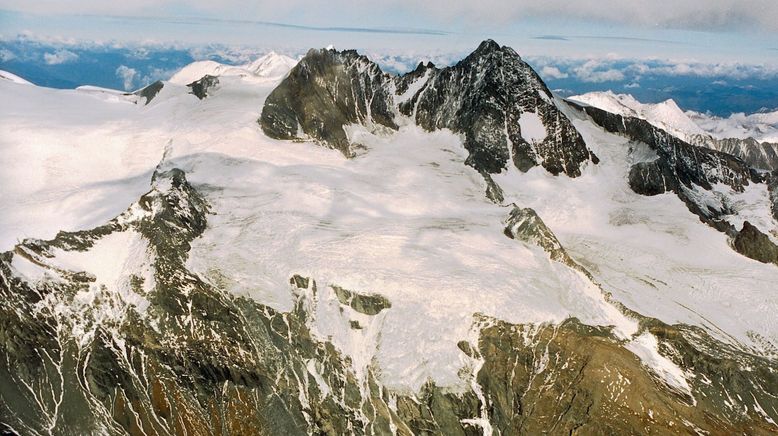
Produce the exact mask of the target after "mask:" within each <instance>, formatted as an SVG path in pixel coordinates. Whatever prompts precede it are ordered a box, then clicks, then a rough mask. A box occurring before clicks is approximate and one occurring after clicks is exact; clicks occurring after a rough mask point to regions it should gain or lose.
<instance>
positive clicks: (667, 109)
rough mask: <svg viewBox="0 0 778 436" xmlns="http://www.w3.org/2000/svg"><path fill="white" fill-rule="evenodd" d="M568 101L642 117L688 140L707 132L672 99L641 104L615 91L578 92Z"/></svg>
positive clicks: (629, 96)
mask: <svg viewBox="0 0 778 436" xmlns="http://www.w3.org/2000/svg"><path fill="white" fill-rule="evenodd" d="M569 100H572V101H576V102H579V103H584V104H587V105H589V106H594V107H597V108H600V109H603V110H606V111H608V112H611V113H614V114H619V115H622V116H625V117H637V118H642V119H644V120H647V121H648V122H650V123H651V124H653V125H655V126H656V127H659V128H660V129H663V130H665V131H667V132H668V133H671V134H673V135H675V136H677V137H679V138H681V139H683V140H685V141H688V140H689V138H690V137H692V136H694V135H701V134H704V133H705V131H704V130H703V129H702V128H701V127H700V126H698V125H697V124H696V123H695V122H694V121H692V119H691V118H690V117H689V115H687V114H686V113H685V112H684V111H683V110H681V108H679V107H678V105H677V104H676V103H675V101H673V100H665V101H663V102H661V103H656V104H651V103H641V102H639V101H637V100H636V99H635V98H634V97H632V96H631V95H629V94H615V93H613V92H612V91H605V92H590V93H587V94H582V95H575V96H573V97H570V98H569Z"/></svg>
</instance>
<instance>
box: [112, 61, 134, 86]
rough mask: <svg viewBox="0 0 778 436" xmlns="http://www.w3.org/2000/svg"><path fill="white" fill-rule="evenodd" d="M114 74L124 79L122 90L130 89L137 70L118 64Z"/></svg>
mask: <svg viewBox="0 0 778 436" xmlns="http://www.w3.org/2000/svg"><path fill="white" fill-rule="evenodd" d="M116 76H117V77H118V78H120V79H122V80H123V81H124V90H125V91H131V90H132V84H133V83H134V82H135V77H137V76H138V71H137V70H135V69H134V68H130V67H128V66H126V65H119V67H118V68H117V69H116Z"/></svg>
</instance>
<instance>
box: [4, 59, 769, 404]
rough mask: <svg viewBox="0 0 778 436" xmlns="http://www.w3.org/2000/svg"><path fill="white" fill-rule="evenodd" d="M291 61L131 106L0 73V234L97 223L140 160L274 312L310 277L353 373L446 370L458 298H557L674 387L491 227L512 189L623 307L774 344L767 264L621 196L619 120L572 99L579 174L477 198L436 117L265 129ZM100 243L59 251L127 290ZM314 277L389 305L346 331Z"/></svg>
mask: <svg viewBox="0 0 778 436" xmlns="http://www.w3.org/2000/svg"><path fill="white" fill-rule="evenodd" d="M292 64H293V61H290V60H289V59H288V58H286V59H285V58H283V57H280V56H279V55H272V54H271V55H269V56H268V57H266V58H264V59H260V61H257V62H255V63H252V64H249V65H247V66H242V67H231V68H222V67H224V66H221V65H212V64H211V63H197V64H194V65H192V66H190V67H187V68H185V69H184V70H182V71H181V72H179V73H178V74H176V76H174V78H173V79H171V81H170V82H166V83H165V86H164V88H163V89H162V91H161V92H160V93H159V95H157V96H156V97H155V98H154V100H152V101H151V103H150V104H148V105H147V106H144V105H142V104H136V102H135V101H134V100H133V99H131V98H118V96H117V95H116V94H113V93H110V92H103V91H101V90H95V89H80V90H73V91H55V90H50V89H45V88H40V87H35V86H29V85H22V84H19V83H15V82H11V81H7V80H0V94H2V98H3V101H4V104H3V105H2V106H1V107H0V131H3V132H4V133H3V135H2V137H0V166H2V168H3V170H2V172H0V187H2V188H0V189H1V190H2V191H0V204H2V209H1V211H0V251H5V250H9V249H12V247H13V245H14V244H15V242H16V241H17V240H18V239H21V238H25V237H36V238H51V237H53V236H54V234H56V232H57V231H58V230H76V229H86V228H90V227H93V226H95V225H98V224H101V223H103V222H105V221H107V220H108V219H110V218H112V217H114V216H116V215H118V214H119V213H121V212H122V211H124V210H125V209H126V208H127V207H128V206H129V205H130V204H131V203H133V202H134V201H136V200H137V198H138V197H139V196H140V195H142V194H143V193H144V192H146V191H147V190H148V189H149V180H150V177H151V174H152V172H153V171H154V169H155V168H157V167H158V166H159V167H160V168H173V167H176V168H180V169H182V170H184V171H185V172H186V173H187V178H188V180H189V181H190V182H191V183H192V185H193V186H194V187H195V188H196V189H197V190H199V191H200V192H202V193H203V195H204V196H205V198H206V199H207V200H208V201H209V203H210V205H211V208H212V212H213V214H212V215H210V216H209V217H208V229H207V230H206V231H205V233H204V234H203V235H202V237H200V238H199V239H198V240H196V241H195V243H194V244H193V247H192V251H191V255H190V258H189V267H190V268H191V269H192V270H193V271H195V272H197V273H198V274H200V275H201V276H202V277H204V278H205V279H206V280H209V281H210V282H212V283H213V284H215V285H217V286H221V287H223V288H225V289H227V290H229V291H230V292H233V293H235V294H238V295H244V296H248V297H250V298H253V299H255V300H257V301H259V302H261V303H263V304H267V305H270V306H272V307H274V308H277V309H280V310H290V309H291V308H292V301H293V300H292V294H291V292H290V288H289V278H290V277H291V276H292V275H294V274H300V275H302V276H307V277H311V278H313V279H314V280H316V282H317V284H318V289H319V298H318V302H317V304H318V305H319V307H318V311H317V313H318V316H317V318H316V320H315V321H314V326H313V327H314V330H315V331H316V332H317V333H318V334H319V335H321V337H322V338H328V337H331V339H332V341H333V343H334V344H335V345H336V346H337V347H338V348H340V349H341V350H343V351H344V352H346V353H348V354H349V355H351V356H352V357H353V360H354V362H355V364H356V365H357V367H358V368H357V369H359V367H360V366H362V367H364V366H367V365H371V364H376V365H378V367H379V368H380V373H381V375H382V378H383V381H384V382H385V383H386V385H387V386H389V387H391V388H395V389H400V390H406V389H407V390H416V389H418V388H419V386H420V385H421V384H422V383H424V382H425V381H427V380H428V379H432V380H434V381H435V382H436V383H438V384H440V385H445V386H452V387H456V386H461V384H462V383H463V380H462V379H461V377H460V376H459V372H460V370H461V364H460V356H461V354H462V353H461V351H460V350H459V349H458V348H457V342H459V341H460V340H463V339H467V338H468V335H469V334H470V331H471V326H472V322H473V315H474V314H475V313H483V314H486V315H491V316H494V317H497V318H500V319H504V320H506V321H509V322H512V323H544V322H549V323H558V322H561V321H562V320H564V319H566V318H568V317H571V316H575V317H578V318H579V319H580V320H581V321H582V322H584V323H587V324H594V325H612V326H615V331H616V332H617V334H618V335H620V336H621V337H623V338H624V339H625V341H631V342H629V343H630V344H631V345H630V347H631V348H630V349H632V350H633V351H634V352H635V353H636V354H637V355H638V356H639V357H641V358H643V359H644V361H645V362H646V364H647V365H649V366H652V367H655V368H656V370H657V371H658V372H659V373H660V374H661V375H662V377H663V378H665V379H666V380H667V381H668V383H670V384H672V385H674V386H676V387H677V388H678V389H680V390H687V389H688V385H687V384H686V382H685V381H684V379H683V375H682V374H680V373H679V371H680V370H679V369H678V368H675V367H672V366H671V365H672V364H671V363H668V362H667V361H666V360H667V359H664V358H662V357H661V356H659V355H658V353H657V352H656V350H655V347H656V340H655V339H654V338H653V337H651V336H650V335H649V337H645V336H639V337H636V338H633V337H632V336H633V335H634V334H635V333H636V332H637V323H636V321H635V320H632V319H629V318H627V317H626V316H625V315H623V314H622V313H621V312H620V311H619V310H617V309H616V307H615V306H614V305H613V304H611V303H609V302H607V301H606V299H605V297H604V296H603V293H602V292H601V290H600V289H599V288H598V287H597V286H596V285H595V284H594V283H592V282H591V281H590V280H589V279H588V278H587V277H586V276H585V275H583V274H582V273H580V272H577V271H575V270H573V269H571V268H569V267H567V266H565V265H563V264H561V263H558V262H554V261H551V260H550V259H549V257H548V255H547V253H545V252H544V251H543V250H542V249H541V248H539V247H536V246H530V245H526V244H523V243H521V242H518V241H516V240H512V239H509V238H507V237H506V236H505V235H504V234H503V229H504V226H505V224H504V221H505V219H506V218H507V216H508V213H509V212H510V210H511V208H512V207H513V205H512V203H515V204H516V205H519V206H521V207H532V208H534V209H535V210H536V211H537V213H538V215H539V216H540V217H541V218H542V219H543V221H544V222H545V223H546V224H547V225H548V227H549V228H550V229H551V230H552V231H553V232H554V233H555V234H556V235H557V237H558V238H559V240H560V241H561V243H562V245H563V246H564V247H565V248H566V249H567V250H568V252H569V253H570V255H571V256H572V257H573V258H574V259H575V260H576V261H578V262H579V263H581V264H582V265H583V266H585V267H586V268H587V269H588V270H589V271H591V272H592V274H593V275H594V277H595V279H596V280H597V281H598V282H600V283H601V284H602V286H603V288H604V290H606V291H608V292H611V293H612V294H613V296H614V298H615V299H616V300H618V301H619V302H621V303H623V304H625V305H626V306H627V307H628V308H630V309H632V310H635V311H637V312H639V313H641V314H644V315H647V316H652V317H656V318H659V319H661V320H663V321H665V322H669V323H676V322H684V323H689V324H693V325H699V326H702V327H705V328H706V329H708V330H709V331H710V332H711V333H712V334H713V335H715V336H716V337H718V338H721V339H723V340H725V341H729V342H735V341H736V342H739V343H742V344H745V345H747V346H752V347H754V348H755V349H756V350H757V351H759V350H761V349H762V348H761V347H762V346H763V345H764V344H763V343H760V342H759V341H756V340H754V338H755V337H758V338H761V340H763V341H766V342H767V343H771V344H773V346H775V345H778V318H776V317H775V316H774V314H775V313H776V311H778V294H777V293H776V292H775V290H776V283H778V268H776V267H775V266H774V265H772V266H771V265H765V264H761V263H758V262H756V261H753V260H750V259H748V258H745V257H743V256H741V255H739V254H737V253H736V252H734V251H733V250H732V249H731V248H730V247H729V246H728V243H727V240H726V236H725V235H724V234H722V233H720V232H717V231H716V230H714V229H712V228H710V227H708V226H706V225H705V224H703V223H701V222H700V221H699V219H698V218H697V217H696V216H695V215H693V214H692V213H690V212H689V211H688V209H687V208H686V206H685V205H683V203H682V202H681V201H680V200H679V199H678V198H677V197H676V196H675V195H672V194H664V195H659V196H655V197H645V196H640V195H638V194H635V193H634V192H632V191H631V190H630V189H629V186H628V184H627V178H626V175H627V172H628V170H629V165H630V163H631V162H633V161H634V159H641V158H642V157H641V156H638V154H637V153H631V152H630V150H631V146H632V144H630V143H629V142H628V141H627V140H626V139H625V138H622V137H619V136H614V135H611V134H608V133H605V132H604V131H603V130H602V129H599V128H597V127H595V126H594V125H593V124H592V123H590V122H588V121H587V120H585V119H583V118H580V116H579V115H577V114H576V113H574V112H573V111H572V110H570V111H568V116H570V117H571V118H572V119H573V121H574V123H575V126H576V127H577V128H578V129H579V130H580V131H581V133H582V134H583V135H584V138H585V140H586V142H587V144H588V146H589V147H590V148H591V149H592V150H593V151H594V152H595V153H596V154H597V156H599V157H600V159H601V163H600V164H598V165H592V164H589V165H588V166H586V167H585V168H584V171H583V173H584V174H583V175H582V176H581V177H579V178H576V179H570V178H568V177H566V176H564V175H563V176H559V177H555V176H553V175H551V174H549V173H548V172H546V171H545V170H544V169H543V168H541V167H536V168H533V169H532V170H530V171H529V172H527V173H521V172H519V171H518V170H516V169H515V168H511V169H509V170H505V171H504V172H503V173H502V174H499V175H496V176H495V177H494V179H495V181H496V182H497V183H498V184H499V185H500V186H501V187H502V188H503V189H504V191H505V202H504V204H503V205H497V204H494V203H492V202H490V201H489V200H488V199H487V198H486V196H485V195H484V191H485V189H486V186H485V184H484V181H483V178H482V177H481V176H480V175H479V174H478V173H477V172H476V171H475V170H473V169H472V168H470V167H468V166H466V165H465V164H464V161H465V159H466V157H467V151H466V150H465V149H464V147H463V146H462V142H461V139H460V138H459V137H457V136H456V135H454V134H452V133H450V132H449V131H438V132H434V133H429V132H425V131H423V130H421V129H420V128H418V127H415V126H411V125H405V126H403V127H401V129H400V130H399V131H398V132H397V133H394V134H380V135H374V134H371V133H369V132H367V131H365V130H364V129H352V131H351V132H350V133H351V135H352V140H355V142H359V143H361V144H362V145H363V146H364V149H363V150H360V151H359V153H358V156H357V157H356V158H354V159H345V158H344V157H343V155H342V154H341V153H340V152H338V151H335V150H329V149H327V148H324V147H322V146H320V145H317V144H314V143H309V142H301V143H293V142H285V141H277V140H273V139H269V138H268V137H266V136H265V135H264V134H263V133H262V131H261V129H260V128H259V126H258V125H257V122H256V120H257V119H258V118H259V115H260V111H261V108H262V105H263V102H264V99H265V98H266V96H267V95H268V94H269V92H270V91H271V90H272V89H273V88H274V86H275V85H276V84H277V83H278V82H279V81H280V80H281V79H282V78H283V77H284V74H285V72H286V71H288V69H289V68H291V66H292ZM203 74H217V75H220V82H219V86H218V88H217V89H216V90H215V91H213V95H210V96H209V97H207V98H205V99H203V100H198V99H197V97H195V96H194V95H191V94H189V93H188V92H187V91H188V88H186V87H185V86H184V84H186V83H189V82H191V81H193V80H197V79H199V78H200V77H202V75H203ZM198 75H199V76H198ZM195 76H197V77H195ZM557 103H558V104H559V105H560V107H563V108H564V107H565V103H564V102H561V101H559V102H557ZM533 116H534V117H533ZM536 118H537V115H534V114H532V113H525V114H524V115H523V116H522V117H521V120H520V122H521V127H522V132H525V131H526V132H527V134H528V136H529V138H531V139H534V140H538V141H539V140H542V139H543V138H544V137H545V136H546V132H545V130H544V129H543V125H542V123H539V120H538V119H536ZM766 195H767V194H766V191H764V190H761V191H760V190H759V188H753V189H750V190H748V191H746V193H744V194H743V195H742V204H740V205H739V206H738V207H739V208H740V209H741V210H744V211H746V212H747V213H748V214H749V215H748V216H749V218H748V219H749V220H750V219H752V218H750V216H752V215H753V216H755V217H757V218H758V219H759V220H761V221H758V222H757V223H756V224H758V225H759V226H760V227H762V228H763V229H766V230H767V231H770V230H772V231H775V229H776V228H778V227H777V224H776V223H775V221H774V220H772V218H771V217H770V216H769V215H766V214H765V213H764V211H763V210H762V209H761V206H760V205H761V204H762V203H761V202H762V201H763V200H764V199H765V198H766ZM737 219H739V218H736V217H733V220H737ZM739 222H740V221H739ZM770 227H772V229H770ZM105 244H107V245H103V246H99V247H98V248H99V250H96V252H95V253H93V254H92V256H108V255H109V254H107V253H106V252H107V251H110V250H109V248H110V247H111V246H115V245H116V244H118V245H124V246H123V247H120V248H121V250H119V249H117V250H116V251H117V253H119V252H123V253H124V255H123V256H118V254H117V256H118V257H119V259H116V260H111V261H105V262H102V261H98V260H96V259H84V258H81V257H78V256H76V257H73V258H69V259H65V260H67V261H68V262H71V263H73V264H78V265H87V266H89V265H92V266H94V267H95V268H96V269H97V270H98V272H99V273H100V277H99V280H100V282H101V283H104V284H106V286H110V285H111V284H114V285H115V286H117V287H118V288H117V292H127V291H126V289H125V286H124V283H125V282H124V280H125V279H126V278H123V277H122V271H123V265H124V264H125V263H127V262H130V260H126V259H129V257H133V256H143V249H142V248H143V246H142V244H140V243H139V242H138V241H136V240H132V241H121V240H117V241H107V242H106V243H105ZM111 244H113V245H111ZM95 262H97V263H95ZM85 268H86V267H85ZM330 285H337V286H341V287H343V288H345V289H348V290H351V291H355V292H359V293H377V294H381V295H383V296H385V297H386V298H387V299H388V300H389V301H390V302H391V304H392V307H391V309H389V310H386V311H384V312H382V313H381V314H380V315H379V316H377V317H373V318H370V319H368V318H365V319H364V320H363V323H364V325H365V326H366V327H365V328H363V329H361V330H353V329H351V328H350V327H349V325H348V322H347V321H344V318H343V316H342V314H341V313H340V312H339V310H340V306H339V305H338V304H335V303H336V302H337V298H336V296H335V294H334V291H333V290H332V289H331V288H330V287H329V286H330ZM86 297H87V296H85V298H86ZM130 297H132V298H135V297H134V296H129V297H128V298H130ZM136 300H137V299H136ZM136 304H138V305H143V304H144V302H143V301H142V300H137V301H136ZM652 347H653V348H652ZM662 359H664V360H662ZM312 371H315V368H314V369H313V370H312Z"/></svg>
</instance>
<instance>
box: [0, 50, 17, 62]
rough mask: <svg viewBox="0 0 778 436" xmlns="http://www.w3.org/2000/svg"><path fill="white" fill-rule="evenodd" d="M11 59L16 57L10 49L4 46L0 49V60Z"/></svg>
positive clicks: (6, 60)
mask: <svg viewBox="0 0 778 436" xmlns="http://www.w3.org/2000/svg"><path fill="white" fill-rule="evenodd" d="M13 59H16V55H15V54H13V52H12V51H11V50H8V49H5V48H4V49H2V50H0V61H2V62H8V61H10V60H13Z"/></svg>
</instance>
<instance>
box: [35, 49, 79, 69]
mask: <svg viewBox="0 0 778 436" xmlns="http://www.w3.org/2000/svg"><path fill="white" fill-rule="evenodd" d="M76 59H78V55H77V54H75V53H73V52H72V51H70V50H65V49H60V50H57V51H55V52H54V53H44V54H43V60H44V61H46V63H47V64H49V65H59V64H65V63H68V62H73V61H75V60H76Z"/></svg>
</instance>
